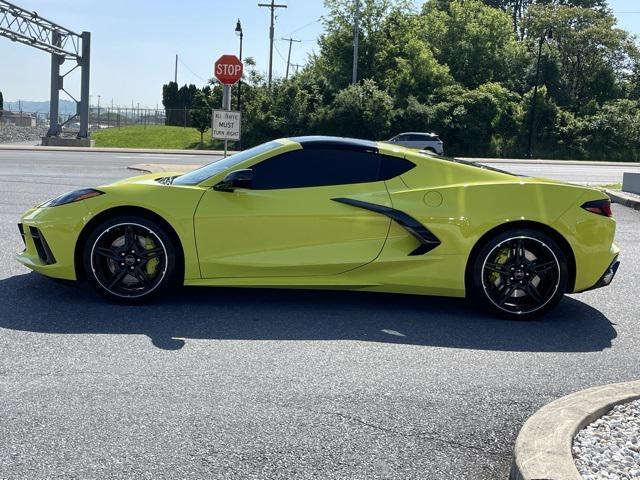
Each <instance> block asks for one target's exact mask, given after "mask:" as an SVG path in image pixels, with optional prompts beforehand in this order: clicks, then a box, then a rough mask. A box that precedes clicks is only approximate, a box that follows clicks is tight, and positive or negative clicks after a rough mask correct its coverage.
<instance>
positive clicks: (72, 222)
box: [16, 202, 90, 280]
mask: <svg viewBox="0 0 640 480" xmlns="http://www.w3.org/2000/svg"><path fill="white" fill-rule="evenodd" d="M82 203H84V202H78V203H75V204H69V205H63V206H59V207H53V208H47V207H37V208H34V209H31V210H29V211H28V212H27V213H25V214H24V216H23V217H22V220H21V223H20V224H19V225H18V229H19V230H20V235H21V236H22V239H23V241H24V247H25V248H24V250H23V251H22V252H20V253H19V254H17V255H16V260H18V261H19V262H20V263H22V264H23V265H24V266H26V267H27V268H30V269H31V270H34V271H36V272H38V273H41V274H43V275H46V276H48V277H53V278H60V279H64V280H76V272H75V246H76V242H77V240H78V237H79V235H80V232H81V231H82V228H83V226H84V225H85V223H86V221H88V218H89V216H90V214H89V210H88V209H87V207H86V206H84V205H82Z"/></svg>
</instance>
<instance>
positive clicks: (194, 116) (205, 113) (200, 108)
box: [190, 90, 212, 148]
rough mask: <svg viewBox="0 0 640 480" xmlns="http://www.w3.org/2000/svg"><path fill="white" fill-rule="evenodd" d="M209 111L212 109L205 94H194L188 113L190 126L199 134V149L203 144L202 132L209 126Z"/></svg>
mask: <svg viewBox="0 0 640 480" xmlns="http://www.w3.org/2000/svg"><path fill="white" fill-rule="evenodd" d="M209 91H210V90H209ZM211 110H212V107H211V105H210V103H209V97H208V96H207V94H206V92H203V91H198V92H196V95H195V98H194V101H193V105H192V109H191V112H190V113H191V126H192V127H193V128H195V129H196V130H197V131H198V132H200V148H202V145H203V143H204V132H206V131H207V130H208V129H209V127H210V126H211V113H212V112H211Z"/></svg>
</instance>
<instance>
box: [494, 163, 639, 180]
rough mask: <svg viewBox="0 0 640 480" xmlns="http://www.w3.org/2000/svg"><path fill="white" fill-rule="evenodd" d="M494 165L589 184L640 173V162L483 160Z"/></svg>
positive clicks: (528, 173) (504, 168) (522, 173)
mask: <svg viewBox="0 0 640 480" xmlns="http://www.w3.org/2000/svg"><path fill="white" fill-rule="evenodd" d="M482 163H486V164H487V165H490V166H492V167H496V168H500V169H502V170H506V171H508V172H513V173H518V174H520V175H527V176H529V177H545V178H551V179H553V180H561V181H564V182H576V183H586V184H589V185H605V184H611V183H622V175H623V173H624V172H635V173H640V163H620V164H618V165H615V166H611V165H594V164H590V163H579V164H576V163H563V162H561V161H559V162H557V163H553V164H550V163H524V162H517V161H515V162H503V161H500V162H495V161H482Z"/></svg>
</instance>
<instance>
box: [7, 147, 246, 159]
mask: <svg viewBox="0 0 640 480" xmlns="http://www.w3.org/2000/svg"><path fill="white" fill-rule="evenodd" d="M0 150H22V151H25V150H30V151H35V152H85V153H150V154H156V155H216V156H220V155H224V152H223V151H222V150H171V149H158V148H104V147H41V146H27V145H0ZM232 153H235V152H232V151H229V152H227V154H228V155H231V154H232Z"/></svg>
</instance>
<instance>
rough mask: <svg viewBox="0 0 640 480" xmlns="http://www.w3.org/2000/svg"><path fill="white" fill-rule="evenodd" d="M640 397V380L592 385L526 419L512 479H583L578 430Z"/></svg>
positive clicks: (512, 466) (519, 439)
mask: <svg viewBox="0 0 640 480" xmlns="http://www.w3.org/2000/svg"><path fill="white" fill-rule="evenodd" d="M639 398H640V381H638V380H636V381H633V382H625V383H616V384H610V385H603V386H599V387H593V388H589V389H587V390H582V391H580V392H576V393H572V394H570V395H567V396H565V397H562V398H560V399H558V400H555V401H553V402H551V403H549V404H547V405H545V406H544V407H542V408H541V409H540V410H538V411H537V412H536V413H534V414H533V415H532V416H531V417H529V419H528V420H527V421H526V422H525V423H524V425H523V426H522V428H521V429H520V433H519V434H518V437H517V439H516V444H515V447H514V453H513V462H512V464H511V473H510V475H509V479H510V480H582V476H581V475H580V473H579V472H578V469H577V468H576V465H575V462H574V459H573V453H572V451H571V447H572V445H573V439H574V437H575V436H576V435H577V433H578V432H579V431H580V430H582V429H583V428H584V427H585V426H587V425H589V424H590V423H592V422H593V421H595V420H596V419H598V418H600V417H601V416H603V415H604V414H606V413H607V412H609V411H610V410H611V409H612V408H613V407H615V406H616V405H619V404H621V403H626V402H631V401H633V400H637V399H639Z"/></svg>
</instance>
